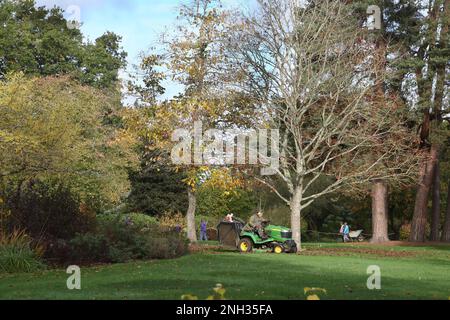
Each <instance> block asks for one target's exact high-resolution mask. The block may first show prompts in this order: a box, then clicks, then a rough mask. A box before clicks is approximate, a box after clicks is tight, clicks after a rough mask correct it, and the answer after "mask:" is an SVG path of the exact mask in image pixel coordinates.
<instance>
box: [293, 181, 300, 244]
mask: <svg viewBox="0 0 450 320" xmlns="http://www.w3.org/2000/svg"><path fill="white" fill-rule="evenodd" d="M301 202H302V188H301V187H297V188H296V189H295V192H294V194H293V196H292V198H291V203H290V208H291V228H292V238H293V239H294V241H295V243H296V244H297V248H298V250H301V248H302V239H301V217H302V216H301V211H302V210H301Z"/></svg>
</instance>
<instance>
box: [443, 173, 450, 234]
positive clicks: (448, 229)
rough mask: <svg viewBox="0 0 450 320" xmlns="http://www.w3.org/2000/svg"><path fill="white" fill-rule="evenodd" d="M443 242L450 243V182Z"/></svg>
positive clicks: (449, 183) (449, 184)
mask: <svg viewBox="0 0 450 320" xmlns="http://www.w3.org/2000/svg"><path fill="white" fill-rule="evenodd" d="M442 241H444V242H450V181H449V182H448V195H447V213H446V215H445V224H444V229H443V230H442Z"/></svg>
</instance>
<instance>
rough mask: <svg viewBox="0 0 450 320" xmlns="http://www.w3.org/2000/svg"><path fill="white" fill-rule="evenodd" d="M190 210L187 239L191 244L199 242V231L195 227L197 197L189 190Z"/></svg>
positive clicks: (187, 219)
mask: <svg viewBox="0 0 450 320" xmlns="http://www.w3.org/2000/svg"><path fill="white" fill-rule="evenodd" d="M188 199H189V208H188V211H187V214H186V222H187V238H188V239H189V241H190V242H197V231H196V226H195V211H196V209H197V197H196V195H195V193H194V192H193V191H192V190H191V189H189V190H188Z"/></svg>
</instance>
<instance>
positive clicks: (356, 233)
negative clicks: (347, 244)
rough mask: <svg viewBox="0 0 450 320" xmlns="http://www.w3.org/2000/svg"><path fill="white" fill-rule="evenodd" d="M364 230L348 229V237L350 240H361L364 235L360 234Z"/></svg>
mask: <svg viewBox="0 0 450 320" xmlns="http://www.w3.org/2000/svg"><path fill="white" fill-rule="evenodd" d="M363 231H364V230H356V231H350V234H349V235H348V237H349V238H350V240H351V241H353V242H355V241H357V242H363V241H364V240H365V239H366V238H364V235H363V234H362V233H363Z"/></svg>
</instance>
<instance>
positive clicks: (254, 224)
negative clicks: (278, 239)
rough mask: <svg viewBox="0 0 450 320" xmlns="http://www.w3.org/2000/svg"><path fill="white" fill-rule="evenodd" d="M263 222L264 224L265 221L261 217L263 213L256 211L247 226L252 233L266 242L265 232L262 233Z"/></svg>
mask: <svg viewBox="0 0 450 320" xmlns="http://www.w3.org/2000/svg"><path fill="white" fill-rule="evenodd" d="M264 222H266V220H265V219H264V217H263V213H262V212H261V211H258V212H257V213H256V214H254V215H252V216H251V217H250V221H249V222H248V226H249V227H250V228H251V229H252V231H253V230H255V231H256V233H257V234H258V236H259V237H260V238H261V239H263V240H266V239H267V238H268V237H267V234H266V232H265V231H264V225H263V224H264Z"/></svg>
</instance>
